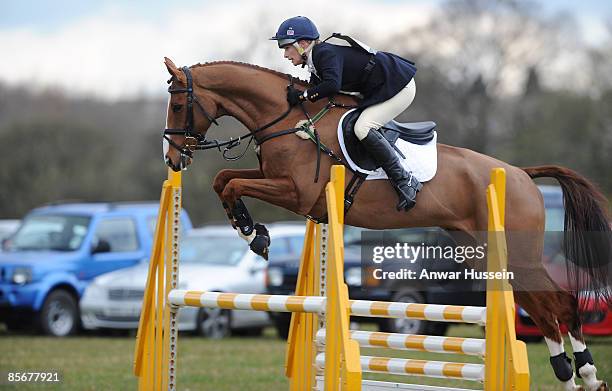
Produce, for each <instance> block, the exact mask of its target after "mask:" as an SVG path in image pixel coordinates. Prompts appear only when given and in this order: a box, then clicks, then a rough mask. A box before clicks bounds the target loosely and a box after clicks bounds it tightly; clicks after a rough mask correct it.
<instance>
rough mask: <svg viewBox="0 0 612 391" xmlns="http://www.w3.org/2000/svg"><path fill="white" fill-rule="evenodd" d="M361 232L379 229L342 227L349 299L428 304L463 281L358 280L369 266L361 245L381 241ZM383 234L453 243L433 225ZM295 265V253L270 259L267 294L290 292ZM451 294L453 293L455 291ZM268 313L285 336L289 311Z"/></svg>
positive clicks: (416, 330) (431, 325)
mask: <svg viewBox="0 0 612 391" xmlns="http://www.w3.org/2000/svg"><path fill="white" fill-rule="evenodd" d="M364 231H369V232H378V233H380V234H382V233H383V232H382V231H371V230H364V229H362V228H356V227H351V226H345V228H344V242H345V245H344V280H345V282H346V284H347V286H348V290H349V297H350V298H351V299H354V300H382V301H399V302H413V303H430V302H431V300H433V298H432V295H433V294H435V293H437V292H438V291H446V290H451V291H452V290H453V289H459V287H458V285H459V284H463V283H464V282H462V281H453V282H452V284H453V285H454V288H453V287H450V286H448V285H446V286H444V287H436V286H434V285H433V284H431V285H427V286H426V287H423V286H421V287H418V286H415V285H414V284H411V283H410V282H407V281H405V280H390V279H385V280H376V279H372V278H370V279H365V280H364V279H362V270H363V268H364V267H365V268H368V267H370V266H369V265H367V264H363V263H362V259H361V250H362V246H364V245H366V246H367V245H368V244H372V243H375V244H376V245H378V244H380V243H381V242H380V238H372V239H373V241H372V243H367V242H364V241H363V239H362V238H364V237H362V232H364ZM384 235H385V238H384V241H387V242H388V243H408V244H411V245H415V246H419V245H422V244H425V245H429V246H445V245H447V244H451V245H452V244H453V243H452V242H449V240H451V239H450V237H449V236H448V235H447V234H446V233H445V231H444V230H442V229H440V228H436V227H429V228H409V229H393V230H386V231H384ZM389 265H390V266H389V268H385V270H386V271H392V270H394V269H396V268H406V267H409V268H413V270H414V271H415V272H417V273H418V272H419V271H420V269H421V268H422V267H423V263H422V262H415V263H413V264H412V265H407V264H406V263H405V262H393V261H392V260H390V262H389ZM455 265H456V264H455V263H452V264H451V263H449V262H431V265H429V264H428V269H430V270H437V271H442V270H443V269H446V268H449V267H451V268H455V267H456V266H455ZM299 266H300V257H299V256H298V255H294V256H288V257H285V258H277V259H274V260H271V261H270V265H269V267H268V278H267V283H266V286H267V291H268V293H270V294H278V295H291V294H293V293H294V291H295V286H296V283H297V276H298V271H299ZM479 295H480V296H482V293H480V292H479ZM454 296H457V294H456V292H455V293H454ZM454 300H456V299H454ZM270 316H271V317H272V319H273V321H274V324H275V327H276V329H277V332H278V334H279V336H281V337H282V338H287V335H288V332H289V324H290V320H291V314H289V313H271V314H270ZM351 321H354V322H357V323H374V324H376V325H378V327H379V329H381V330H382V331H387V332H394V333H409V334H433V335H441V334H444V332H445V331H446V327H447V325H446V324H445V323H441V322H429V321H423V320H413V319H386V318H361V317H351Z"/></svg>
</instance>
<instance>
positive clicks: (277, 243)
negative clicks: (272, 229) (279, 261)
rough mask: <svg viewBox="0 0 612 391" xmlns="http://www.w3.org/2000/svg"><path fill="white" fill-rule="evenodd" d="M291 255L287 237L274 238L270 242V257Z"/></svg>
mask: <svg viewBox="0 0 612 391" xmlns="http://www.w3.org/2000/svg"><path fill="white" fill-rule="evenodd" d="M289 255H291V250H290V248H289V241H288V240H287V238H286V237H281V238H272V240H271V243H270V254H269V257H270V258H272V259H275V258H282V257H286V256H289Z"/></svg>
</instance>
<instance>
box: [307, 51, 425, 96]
mask: <svg viewBox="0 0 612 391" xmlns="http://www.w3.org/2000/svg"><path fill="white" fill-rule="evenodd" d="M310 55H311V56H312V62H313V64H314V67H315V69H316V70H317V73H318V77H317V76H316V75H315V74H314V73H313V74H311V78H310V84H311V85H313V86H312V87H310V88H309V89H308V100H310V101H313V102H314V101H316V100H318V99H321V98H326V97H332V96H334V95H335V94H337V93H338V91H340V90H342V91H353V92H360V93H361V94H362V95H363V97H364V98H363V100H362V101H360V102H359V106H360V107H361V108H365V107H368V106H372V105H374V104H377V103H381V102H384V101H386V100H388V99H390V98H391V97H393V96H394V95H395V94H397V93H398V92H399V91H400V90H401V89H402V88H404V87H405V86H406V84H408V82H410V80H412V78H413V77H414V74H415V73H416V67H415V66H414V65H413V64H411V63H410V62H408V61H407V60H405V59H403V58H401V57H399V56H396V55H395V54H392V53H386V52H377V53H376V55H375V57H374V59H375V61H376V65H375V66H374V68H373V69H372V71H371V73H370V75H369V77H368V78H367V79H365V80H364V68H365V66H366V65H367V63H368V61H369V60H370V56H371V54H369V53H366V52H365V51H363V50H360V49H357V48H353V47H350V46H339V45H333V44H330V43H327V42H322V43H319V44H316V45H315V46H314V47H313V48H312V52H311V53H310Z"/></svg>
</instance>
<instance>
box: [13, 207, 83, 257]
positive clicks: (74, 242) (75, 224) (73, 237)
mask: <svg viewBox="0 0 612 391" xmlns="http://www.w3.org/2000/svg"><path fill="white" fill-rule="evenodd" d="M90 220H91V219H90V218H89V217H85V216H71V215H37V216H30V217H28V218H27V219H26V220H25V221H24V222H23V225H22V226H21V227H20V228H19V230H18V231H17V232H16V233H15V235H14V236H13V237H12V238H10V240H9V241H8V242H7V243H6V245H5V248H6V249H7V250H9V251H24V250H34V251H44V250H54V251H74V250H77V249H79V247H81V244H82V243H83V239H84V238H85V236H86V235H87V230H88V227H89V221H90Z"/></svg>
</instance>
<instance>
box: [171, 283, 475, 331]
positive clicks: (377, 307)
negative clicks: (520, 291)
mask: <svg viewBox="0 0 612 391" xmlns="http://www.w3.org/2000/svg"><path fill="white" fill-rule="evenodd" d="M168 301H169V302H170V304H173V305H175V306H190V307H209V308H223V309H230V310H255V311H273V312H308V313H323V312H324V311H325V306H326V298H325V297H323V296H284V295H258V294H244V293H222V292H204V291H187V290H181V289H174V290H172V291H170V293H169V294H168ZM349 305H350V310H351V315H353V316H367V317H383V318H399V319H401V318H407V319H421V320H431V321H437V322H458V323H475V324H479V325H484V324H485V323H486V319H487V308H486V307H472V306H457V305H441V304H417V303H397V302H395V303H394V302H384V301H367V300H349Z"/></svg>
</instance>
